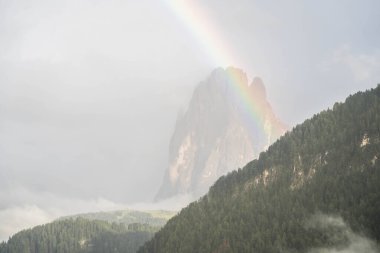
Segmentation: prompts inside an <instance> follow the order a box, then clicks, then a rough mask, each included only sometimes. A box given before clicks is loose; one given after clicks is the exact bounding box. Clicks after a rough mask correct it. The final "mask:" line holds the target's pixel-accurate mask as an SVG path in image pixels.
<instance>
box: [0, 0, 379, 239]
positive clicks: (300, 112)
mask: <svg viewBox="0 0 380 253" xmlns="http://www.w3.org/2000/svg"><path fill="white" fill-rule="evenodd" d="M197 4H198V5H199V6H201V8H202V9H203V11H204V13H206V14H207V19H208V20H209V21H210V22H211V23H213V24H214V27H215V28H216V29H218V31H219V33H220V34H221V35H222V39H223V40H224V41H225V43H226V44H228V45H230V47H232V48H234V52H235V53H236V55H237V56H239V58H241V59H243V62H244V64H242V65H241V66H236V67H239V68H242V69H243V70H244V71H246V72H247V74H248V76H249V77H250V79H252V78H253V77H254V76H260V77H261V78H262V79H263V80H264V83H265V85H266V88H267V94H268V97H269V101H270V102H271V104H272V106H273V109H274V111H275V112H276V114H277V115H278V116H279V118H281V119H282V120H283V121H284V122H286V123H287V124H288V125H289V126H290V127H291V126H293V125H295V124H297V123H300V122H302V121H303V120H304V119H306V118H307V117H310V116H312V115H313V114H314V113H317V112H319V111H320V110H322V109H326V108H327V107H331V106H332V105H333V103H334V102H336V101H342V100H343V99H344V98H345V97H346V96H348V95H349V94H351V93H353V92H356V91H358V90H364V89H367V88H372V87H375V85H376V84H377V83H379V82H380V48H379V45H380V34H379V33H378V30H379V27H380V21H379V19H378V13H377V11H376V10H378V9H380V4H379V2H378V1H371V0H367V1H361V2H360V3H359V2H357V1H347V2H345V6H341V5H340V3H338V2H331V1H318V3H302V2H298V1H293V2H292V3H291V4H288V3H274V2H267V1H254V2H252V1H248V0H247V1H245V0H242V1H238V2H236V1H225V2H223V3H220V1H214V0H212V1H208V2H207V3H205V2H201V1H198V2H197ZM219 66H220V64H218V63H217V62H215V61H214V60H213V59H211V57H210V55H209V50H208V49H207V48H205V47H204V46H203V43H202V39H201V38H197V37H195V36H194V33H193V31H191V30H190V29H189V28H188V26H187V25H186V24H184V23H183V21H181V20H180V19H179V18H178V16H176V13H175V9H173V8H171V2H170V1H148V0H143V1H138V2H137V1H118V0H111V1H100V0H98V1H89V0H88V1H74V0H68V1H47V0H41V1H24V0H16V1H0V224H1V225H0V240H1V239H6V238H7V237H8V236H9V235H11V234H13V233H15V232H17V231H18V230H20V229H22V228H28V227H30V226H34V225H37V224H41V223H45V222H48V221H51V220H53V219H55V218H57V217H59V216H62V215H67V214H74V213H78V212H89V211H97V210H99V211H100V210H115V209H120V208H126V207H129V206H136V207H147V208H149V207H152V208H154V207H156V206H154V205H151V204H150V203H151V202H152V199H153V197H154V195H155V194H156V193H157V190H158V188H159V186H160V184H161V182H162V178H163V175H164V172H165V169H166V167H167V166H168V149H169V141H170V137H171V135H172V133H173V131H174V127H175V121H176V117H177V114H178V112H179V111H180V110H181V108H186V107H187V104H188V101H189V100H190V98H191V95H192V92H193V89H194V87H195V86H196V85H197V84H199V83H200V82H201V81H202V80H205V79H206V78H207V76H208V75H209V74H210V72H211V71H212V70H213V69H214V68H216V67H219ZM222 67H227V66H222ZM185 199H186V198H185ZM169 202H170V201H169ZM169 202H168V203H166V206H167V207H166V208H170V207H171V206H172V205H171V204H169ZM173 202H175V203H179V205H178V206H177V207H178V208H180V207H182V206H184V205H186V204H187V202H188V201H187V200H184V201H179V202H178V201H177V200H173ZM162 207H164V206H162Z"/></svg>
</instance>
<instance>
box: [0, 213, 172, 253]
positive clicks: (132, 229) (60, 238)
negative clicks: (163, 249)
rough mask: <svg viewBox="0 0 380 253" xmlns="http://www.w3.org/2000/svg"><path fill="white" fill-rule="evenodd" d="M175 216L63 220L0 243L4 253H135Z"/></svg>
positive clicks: (90, 216)
mask: <svg viewBox="0 0 380 253" xmlns="http://www.w3.org/2000/svg"><path fill="white" fill-rule="evenodd" d="M173 215H175V212H171V211H146V212H143V211H134V210H122V211H113V212H98V213H88V214H78V215H74V216H70V217H63V218H60V219H58V220H56V221H54V222H51V223H48V224H45V225H41V226H36V227H34V228H32V229H26V230H23V231H21V232H19V233H17V234H15V235H13V236H12V237H11V238H10V239H9V240H8V241H7V242H4V243H0V253H117V252H124V253H134V252H136V251H137V249H138V248H139V247H140V246H142V245H143V244H144V242H146V241H148V240H149V239H151V238H152V236H153V235H154V233H155V232H157V231H158V230H159V229H160V228H161V227H162V226H163V225H164V224H165V223H166V221H167V220H168V219H169V218H171V217H172V216H173Z"/></svg>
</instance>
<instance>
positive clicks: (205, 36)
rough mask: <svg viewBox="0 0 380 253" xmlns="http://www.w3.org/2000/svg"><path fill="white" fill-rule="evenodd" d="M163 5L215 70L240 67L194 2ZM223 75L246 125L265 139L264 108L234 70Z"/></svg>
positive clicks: (176, 0) (175, 0)
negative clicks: (240, 105) (262, 134)
mask: <svg viewBox="0 0 380 253" xmlns="http://www.w3.org/2000/svg"><path fill="white" fill-rule="evenodd" d="M165 3H166V4H167V5H168V7H169V9H171V10H172V12H173V13H174V14H175V15H176V16H177V18H178V19H179V20H181V21H182V23H183V24H184V25H185V26H186V27H187V29H188V30H189V31H190V32H191V33H192V34H193V36H194V37H195V39H196V41H197V42H198V43H200V44H201V47H202V48H203V49H204V51H205V53H207V54H208V55H209V56H210V58H211V59H212V61H213V63H214V64H215V65H216V67H218V66H221V67H223V68H227V67H228V66H231V65H234V66H241V65H244V64H243V62H242V61H241V60H240V59H238V57H237V54H235V53H234V50H233V48H232V47H231V46H230V45H228V44H227V40H226V39H224V38H223V36H222V34H221V33H220V32H219V30H218V29H217V26H215V25H214V24H213V22H212V20H211V18H209V16H208V15H206V14H205V12H204V11H203V9H202V8H201V6H200V5H199V4H198V3H197V1H186V0H184V1H181V0H168V1H165ZM227 73H228V79H229V83H230V84H231V85H230V86H231V89H232V90H233V91H234V92H233V93H235V96H238V97H239V98H240V101H241V102H242V107H243V108H241V109H243V111H245V112H246V113H244V114H246V115H247V116H246V117H247V118H248V119H247V120H248V121H249V123H250V124H249V125H250V126H252V128H254V129H252V131H255V132H257V129H258V130H259V131H262V132H263V133H265V135H266V136H270V135H271V130H270V129H268V127H265V122H264V119H265V117H264V116H265V110H264V108H265V107H263V106H260V105H259V104H258V103H257V99H255V94H253V92H252V89H250V87H249V86H248V82H247V78H246V77H245V78H244V77H242V76H241V75H239V74H238V71H234V70H233V69H232V68H227Z"/></svg>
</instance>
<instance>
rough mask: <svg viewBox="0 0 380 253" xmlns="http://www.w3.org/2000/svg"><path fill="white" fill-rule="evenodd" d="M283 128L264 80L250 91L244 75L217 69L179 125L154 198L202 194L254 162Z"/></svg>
mask: <svg viewBox="0 0 380 253" xmlns="http://www.w3.org/2000/svg"><path fill="white" fill-rule="evenodd" d="M254 110H256V111H255V112H254V113H255V116H254V115H253V111H254ZM256 114H257V115H256ZM284 129H285V127H284V125H283V124H282V123H281V122H280V121H278V120H277V118H276V117H275V115H274V113H273V112H272V109H271V107H270V104H269V102H268V101H267V100H266V92H265V86H264V84H263V82H262V80H261V79H260V78H255V79H254V80H253V82H252V84H251V85H250V86H249V85H248V79H247V75H246V74H245V72H244V71H243V70H241V69H238V68H234V67H228V68H226V69H223V68H218V69H215V70H214V71H213V72H212V73H211V75H210V76H209V77H208V78H207V79H206V81H204V82H202V83H201V84H200V85H198V86H197V87H196V88H195V90H194V93H193V97H192V99H191V101H190V105H189V107H188V110H187V111H186V112H185V113H184V114H183V116H182V117H181V118H180V119H178V120H177V123H176V128H175V131H174V134H173V136H172V138H171V142H170V148H169V166H168V169H167V171H166V173H165V177H164V181H163V183H162V186H161V188H160V190H159V193H158V194H157V198H156V199H163V198H168V197H173V196H175V195H178V194H191V195H193V197H194V198H197V197H199V196H201V195H203V194H204V193H205V192H207V190H208V188H209V187H210V185H212V184H213V183H214V182H215V181H216V179H217V178H219V177H220V176H222V175H224V174H226V173H227V172H229V171H231V170H234V169H237V168H239V167H242V166H244V165H245V164H246V163H247V162H248V161H250V160H252V159H254V158H256V157H257V156H258V154H259V153H260V152H261V151H263V150H264V149H265V148H267V147H268V146H269V145H270V144H271V143H272V142H273V141H274V140H276V139H277V138H278V137H279V136H280V135H282V134H283V133H284V131H285V130H284Z"/></svg>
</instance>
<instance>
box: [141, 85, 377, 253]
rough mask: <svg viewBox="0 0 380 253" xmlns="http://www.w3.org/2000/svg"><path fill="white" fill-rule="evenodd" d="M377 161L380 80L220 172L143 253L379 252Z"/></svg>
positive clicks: (158, 234) (157, 235)
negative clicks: (240, 166) (236, 167)
mask: <svg viewBox="0 0 380 253" xmlns="http://www.w3.org/2000/svg"><path fill="white" fill-rule="evenodd" d="M379 158H380V86H378V87H377V88H375V89H372V90H369V91H366V92H359V93H357V94H355V95H352V96H350V97H348V98H347V99H346V101H345V102H344V103H336V104H335V105H334V107H333V109H329V110H327V111H323V112H321V113H319V114H318V115H315V116H314V117H313V118H311V119H309V120H306V121H305V122H304V123H303V124H300V125H298V126H296V127H294V128H293V130H292V131H291V132H288V133H286V134H285V135H284V136H283V137H281V138H280V140H278V141H277V142H275V143H274V144H273V145H272V146H270V147H269V149H268V150H267V151H266V152H263V153H261V154H260V156H259V159H257V160H254V161H252V162H250V163H249V164H247V165H246V166H245V167H244V168H243V169H239V170H237V171H234V172H232V173H230V174H228V175H227V176H224V177H221V178H220V179H219V180H218V181H217V182H216V183H215V184H214V185H213V186H212V187H211V188H210V191H209V192H208V194H207V195H205V196H204V197H202V198H201V199H199V200H198V201H196V202H193V203H191V204H190V205H189V206H188V207H187V208H184V209H183V210H182V211H181V212H180V213H179V214H178V215H176V216H175V217H174V218H172V219H171V220H169V221H168V223H167V224H166V225H165V226H164V227H163V228H162V229H161V230H160V231H159V232H158V233H156V234H155V236H154V237H153V239H152V240H151V241H149V242H147V243H146V244H145V245H144V246H143V247H142V248H140V250H139V251H138V252H139V253H143V252H149V253H152V252H163V253H168V252H260V253H261V252H268V253H271V252H342V253H343V252H367V253H369V252H371V253H372V252H379V251H378V248H377V244H378V243H379V242H380V162H379V160H378V159H379ZM330 250H331V251H330Z"/></svg>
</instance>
